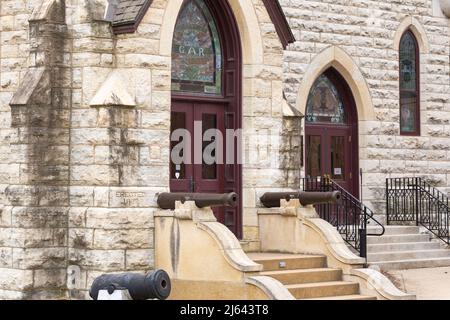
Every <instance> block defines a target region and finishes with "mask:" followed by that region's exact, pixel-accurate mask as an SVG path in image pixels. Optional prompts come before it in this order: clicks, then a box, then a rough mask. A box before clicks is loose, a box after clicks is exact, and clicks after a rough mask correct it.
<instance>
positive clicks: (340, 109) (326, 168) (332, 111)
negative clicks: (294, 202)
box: [305, 68, 359, 198]
mask: <svg viewBox="0 0 450 320" xmlns="http://www.w3.org/2000/svg"><path fill="white" fill-rule="evenodd" d="M305 117H306V120H305V136H306V137H305V140H306V143H305V145H306V176H307V177H310V178H316V177H323V176H325V175H326V176H329V177H331V179H333V180H334V181H336V182H337V183H338V184H339V185H340V186H341V187H343V188H344V189H346V190H347V191H348V192H350V193H351V194H353V195H354V196H355V197H357V198H358V197H359V163H358V117H357V112H356V104H355V100H354V98H353V94H352V92H351V89H350V87H349V86H348V84H347V83H346V81H345V79H344V78H343V77H342V76H341V75H340V74H339V73H338V72H337V71H336V70H335V69H333V68H331V69H329V70H327V71H326V72H324V74H323V75H322V76H321V77H319V78H318V79H317V81H316V82H315V84H314V85H313V88H312V89H311V93H310V96H309V98H308V105H307V110H306V115H305Z"/></svg>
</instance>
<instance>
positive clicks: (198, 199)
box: [157, 192, 238, 210]
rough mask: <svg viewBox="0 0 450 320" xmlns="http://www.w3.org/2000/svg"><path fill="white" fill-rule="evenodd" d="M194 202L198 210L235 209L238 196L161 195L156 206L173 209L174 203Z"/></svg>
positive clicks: (204, 194) (221, 194) (213, 194)
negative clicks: (214, 208)
mask: <svg viewBox="0 0 450 320" xmlns="http://www.w3.org/2000/svg"><path fill="white" fill-rule="evenodd" d="M176 201H181V202H182V203H184V202H186V201H194V202H195V205H196V206H197V207H199V208H205V207H236V206H237V204H238V195H237V194H236V193H235V192H231V193H183V192H177V193H168V192H166V193H161V194H160V195H159V196H158V201H157V202H158V206H159V207H160V208H161V209H170V210H174V209H175V202H176Z"/></svg>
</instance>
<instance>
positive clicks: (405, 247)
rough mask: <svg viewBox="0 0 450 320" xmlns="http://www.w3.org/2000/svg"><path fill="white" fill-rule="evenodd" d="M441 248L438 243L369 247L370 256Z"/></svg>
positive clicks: (375, 245)
mask: <svg viewBox="0 0 450 320" xmlns="http://www.w3.org/2000/svg"><path fill="white" fill-rule="evenodd" d="M440 247H441V246H440V245H439V243H437V242H431V241H430V242H406V243H382V244H369V245H367V252H368V254H371V253H378V252H386V251H410V250H433V249H439V248H440Z"/></svg>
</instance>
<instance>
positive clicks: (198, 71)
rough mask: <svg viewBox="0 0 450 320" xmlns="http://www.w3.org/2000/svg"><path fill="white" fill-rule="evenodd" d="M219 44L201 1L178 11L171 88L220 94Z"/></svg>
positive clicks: (210, 17)
mask: <svg viewBox="0 0 450 320" xmlns="http://www.w3.org/2000/svg"><path fill="white" fill-rule="evenodd" d="M222 65H223V63H222V47H221V43H220V38H219V32H218V30H217V26H216V23H215V22H214V19H213V16H212V14H211V12H210V11H209V9H208V7H207V6H206V4H205V2H204V1H203V0H188V1H186V2H185V4H184V5H183V8H182V9H181V11H180V14H179V16H178V20H177V23H176V26H175V31H174V35H173V44H172V91H174V92H180V93H181V92H182V93H197V94H213V95H220V94H221V93H222Z"/></svg>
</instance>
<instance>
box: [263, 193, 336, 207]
mask: <svg viewBox="0 0 450 320" xmlns="http://www.w3.org/2000/svg"><path fill="white" fill-rule="evenodd" d="M340 198H341V193H340V192H339V191H333V192H297V191H294V192H266V193H265V194H264V195H263V196H262V197H261V198H260V200H261V203H262V204H263V205H264V206H265V207H267V208H277V207H279V206H280V205H281V204H280V201H281V199H285V200H288V201H289V200H292V199H299V200H300V203H301V204H302V205H303V206H306V205H310V204H322V203H336V202H337V201H338V200H339V199H340Z"/></svg>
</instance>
